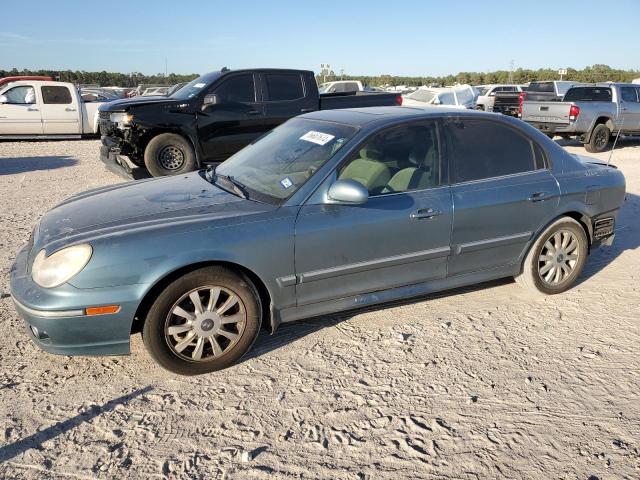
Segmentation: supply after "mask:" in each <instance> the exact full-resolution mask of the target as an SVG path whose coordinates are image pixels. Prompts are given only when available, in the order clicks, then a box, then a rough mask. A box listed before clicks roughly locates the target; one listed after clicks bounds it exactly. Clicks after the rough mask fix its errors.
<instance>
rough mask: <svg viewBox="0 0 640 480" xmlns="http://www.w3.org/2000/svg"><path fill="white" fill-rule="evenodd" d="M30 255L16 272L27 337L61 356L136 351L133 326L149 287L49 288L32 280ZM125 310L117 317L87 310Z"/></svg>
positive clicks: (15, 292)
mask: <svg viewBox="0 0 640 480" xmlns="http://www.w3.org/2000/svg"><path fill="white" fill-rule="evenodd" d="M27 258H28V251H27V249H26V248H25V249H23V250H22V251H21V252H20V253H19V254H18V256H17V258H16V261H15V263H14V265H13V266H12V267H11V272H10V284H11V296H12V297H13V301H14V304H15V306H16V310H17V312H18V314H19V315H20V316H21V317H22V318H23V319H24V320H25V322H26V327H27V333H28V334H29V336H30V337H31V339H32V340H33V341H34V342H35V343H36V344H37V345H38V346H39V347H40V348H42V349H43V350H45V351H46V352H49V353H54V354H60V355H124V354H128V353H129V351H130V347H129V339H130V334H131V325H132V323H133V318H134V316H135V313H136V310H137V308H138V305H139V304H140V298H141V295H142V290H143V288H140V287H142V286H141V285H131V286H126V287H109V288H92V289H80V288H76V287H74V286H72V285H69V284H65V285H62V286H60V287H56V288H52V289H46V288H42V287H40V286H38V285H37V284H35V283H34V282H33V280H32V279H31V275H30V274H29V272H28V269H27ZM101 305H120V310H119V311H118V312H117V313H115V314H111V315H85V308H86V307H91V306H101Z"/></svg>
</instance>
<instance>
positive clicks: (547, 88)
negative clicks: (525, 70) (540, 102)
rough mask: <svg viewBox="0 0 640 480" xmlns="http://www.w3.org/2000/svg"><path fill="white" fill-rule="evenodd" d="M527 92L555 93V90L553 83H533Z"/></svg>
mask: <svg viewBox="0 0 640 480" xmlns="http://www.w3.org/2000/svg"><path fill="white" fill-rule="evenodd" d="M527 92H546V93H554V92H555V90H554V89H553V82H531V85H529V88H527Z"/></svg>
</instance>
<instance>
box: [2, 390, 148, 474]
mask: <svg viewBox="0 0 640 480" xmlns="http://www.w3.org/2000/svg"><path fill="white" fill-rule="evenodd" d="M151 390H153V387H152V386H151V385H149V386H146V387H144V388H139V389H138V390H134V391H133V392H131V393H128V394H126V395H122V396H121V397H118V398H114V399H113V400H109V401H108V402H106V403H104V404H103V405H100V406H92V407H90V408H89V409H87V410H84V411H83V412H81V413H79V414H78V415H75V416H73V417H71V418H69V419H67V420H64V421H62V422H58V423H56V424H54V425H51V426H50V427H47V428H45V429H42V430H40V431H39V432H37V433H34V434H33V435H29V436H28V437H25V438H22V439H20V440H16V441H15V442H12V443H8V444H5V445H3V446H2V447H0V464H1V463H3V462H6V461H7V460H11V459H12V458H14V457H17V456H18V455H20V454H22V453H24V452H26V451H27V450H30V449H32V448H37V449H42V444H43V443H44V442H46V441H48V440H51V439H52V438H55V437H57V436H58V435H62V434H64V433H66V432H68V431H69V430H72V429H74V428H76V427H79V426H80V425H82V424H83V423H86V422H88V421H90V420H92V419H93V418H95V417H97V416H98V415H102V414H103V413H106V412H109V411H111V410H113V409H115V408H116V406H118V405H126V404H127V403H129V402H131V401H132V400H133V399H135V398H136V397H139V396H141V395H144V394H145V393H148V392H150V391H151Z"/></svg>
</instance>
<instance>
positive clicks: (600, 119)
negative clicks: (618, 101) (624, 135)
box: [584, 115, 614, 143]
mask: <svg viewBox="0 0 640 480" xmlns="http://www.w3.org/2000/svg"><path fill="white" fill-rule="evenodd" d="M598 125H606V126H607V128H608V129H609V130H610V131H612V132H613V130H614V126H613V120H612V119H611V117H609V116H607V115H599V116H597V117H596V119H595V120H594V121H593V123H592V124H591V127H590V128H589V131H588V132H587V134H586V135H585V137H584V142H585V143H589V141H590V140H591V135H592V134H593V130H594V129H595V128H596V127H597V126H598Z"/></svg>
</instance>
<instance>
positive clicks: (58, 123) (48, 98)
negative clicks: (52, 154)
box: [0, 80, 102, 140]
mask: <svg viewBox="0 0 640 480" xmlns="http://www.w3.org/2000/svg"><path fill="white" fill-rule="evenodd" d="M87 100H88V99H87ZM101 104H102V102H92V101H85V100H83V98H82V96H81V95H80V93H79V92H78V89H77V88H76V86H75V85H73V84H72V83H64V82H53V81H51V82H46V81H36V80H33V81H31V80H23V81H18V82H13V83H10V84H8V85H5V86H3V87H1V88H0V139H6V140H10V139H29V138H81V137H82V136H83V135H95V134H97V133H98V107H99V106H100V105H101Z"/></svg>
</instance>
